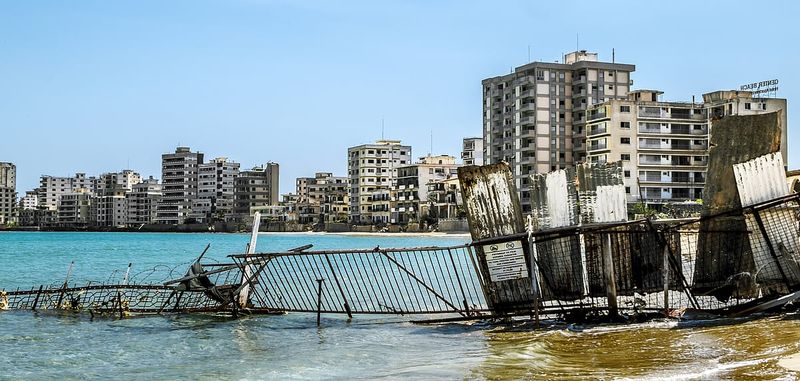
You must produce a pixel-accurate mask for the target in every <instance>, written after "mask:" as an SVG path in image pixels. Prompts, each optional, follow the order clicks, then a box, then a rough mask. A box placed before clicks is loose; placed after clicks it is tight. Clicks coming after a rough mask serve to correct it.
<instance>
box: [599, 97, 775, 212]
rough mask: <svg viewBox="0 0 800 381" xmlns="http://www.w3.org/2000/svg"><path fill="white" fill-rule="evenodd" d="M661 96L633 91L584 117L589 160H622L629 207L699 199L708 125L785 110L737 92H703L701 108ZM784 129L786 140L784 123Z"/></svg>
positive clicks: (706, 157) (705, 162)
mask: <svg viewBox="0 0 800 381" xmlns="http://www.w3.org/2000/svg"><path fill="white" fill-rule="evenodd" d="M661 94H662V93H661V92H660V91H656V90H637V91H633V92H631V93H630V94H629V96H628V99H625V100H611V101H608V102H606V103H603V104H601V105H598V106H595V107H593V108H591V109H590V110H589V112H588V114H587V115H588V120H589V122H588V125H587V152H588V155H589V156H588V160H589V161H592V162H615V161H620V160H621V161H622V167H623V176H624V183H625V190H626V192H627V195H628V201H629V202H634V201H639V200H643V201H646V202H649V203H656V204H658V203H668V202H681V201H694V200H698V199H702V198H703V188H704V186H705V179H706V168H707V165H708V147H709V139H710V134H711V133H713V130H712V128H711V125H712V120H713V119H715V118H721V117H724V116H727V115H743V114H747V113H750V114H752V113H759V112H771V111H775V110H777V109H784V110H785V107H786V101H785V100H783V99H753V98H751V97H750V94H749V93H748V92H741V91H739V92H730V91H718V92H713V93H708V94H705V95H703V98H704V100H706V102H705V103H694V102H663V101H659V100H658V97H659V95H661ZM738 105H740V107H738ZM783 117H784V118H785V117H786V115H785V113H784V115H783ZM783 128H784V133H783V135H784V136H785V135H786V134H785V128H786V124H785V120H784V123H783ZM783 143H784V147H785V140H784V141H783ZM783 154H784V156H785V155H786V151H785V149H784V150H783Z"/></svg>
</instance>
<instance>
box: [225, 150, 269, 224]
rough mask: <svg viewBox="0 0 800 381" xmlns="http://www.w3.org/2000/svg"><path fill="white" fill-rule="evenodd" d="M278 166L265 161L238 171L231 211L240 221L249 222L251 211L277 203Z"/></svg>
mask: <svg viewBox="0 0 800 381" xmlns="http://www.w3.org/2000/svg"><path fill="white" fill-rule="evenodd" d="M279 171H280V169H279V166H278V164H277V163H267V164H264V165H262V166H258V167H253V168H252V169H249V170H243V171H240V172H239V176H238V177H237V178H236V180H235V181H234V194H233V200H234V201H233V212H234V214H235V215H236V219H237V220H238V221H240V222H249V221H250V217H252V216H253V213H255V212H256V211H260V210H263V209H266V208H267V207H270V206H276V205H278V203H279V201H280V199H279V198H278V194H279V193H278V191H279V186H280V185H279V178H280V176H279Z"/></svg>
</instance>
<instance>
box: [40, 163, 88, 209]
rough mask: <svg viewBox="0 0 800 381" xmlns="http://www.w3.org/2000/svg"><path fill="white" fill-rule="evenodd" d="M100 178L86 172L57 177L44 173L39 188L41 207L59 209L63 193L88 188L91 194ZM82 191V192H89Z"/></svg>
mask: <svg viewBox="0 0 800 381" xmlns="http://www.w3.org/2000/svg"><path fill="white" fill-rule="evenodd" d="M98 183H99V180H98V179H97V178H96V177H94V176H88V177H87V176H86V174H85V173H80V172H79V173H76V174H75V176H73V177H56V176H49V175H42V177H41V178H40V179H39V188H37V190H36V191H37V193H38V198H39V207H41V208H44V209H48V210H53V211H55V210H57V209H58V201H59V200H60V197H61V195H63V194H67V193H74V192H78V191H80V190H86V191H87V192H88V193H89V194H94V193H95V192H96V191H97V187H98ZM87 192H81V193H87Z"/></svg>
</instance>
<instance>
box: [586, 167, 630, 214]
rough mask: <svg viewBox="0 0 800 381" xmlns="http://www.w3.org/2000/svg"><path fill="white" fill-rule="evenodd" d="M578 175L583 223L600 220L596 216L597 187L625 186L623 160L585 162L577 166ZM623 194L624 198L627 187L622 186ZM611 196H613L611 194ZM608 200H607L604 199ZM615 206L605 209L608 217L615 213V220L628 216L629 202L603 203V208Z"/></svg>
mask: <svg viewBox="0 0 800 381" xmlns="http://www.w3.org/2000/svg"><path fill="white" fill-rule="evenodd" d="M576 175H577V179H576V182H577V187H576V188H577V190H578V208H579V209H580V216H581V222H582V223H585V224H586V223H592V222H599V220H598V219H596V218H595V214H596V213H597V212H596V210H597V208H598V198H597V189H598V187H601V186H623V176H622V162H621V161H618V162H614V163H583V164H579V165H577V166H576ZM622 196H623V200H624V196H625V187H624V186H623V187H622ZM609 197H611V196H610V195H609ZM615 197H616V196H615ZM603 202H604V203H605V202H606V201H605V200H604V201H603ZM612 206H613V207H615V208H616V209H614V210H608V209H605V210H604V212H603V213H604V214H605V216H604V217H603V218H606V217H608V216H610V215H611V214H613V215H614V216H615V217H620V218H615V219H614V220H613V221H624V220H626V219H627V218H628V206H627V203H625V202H622V203H621V204H619V203H616V202H614V203H613V204H612V205H603V206H602V207H603V208H607V207H612Z"/></svg>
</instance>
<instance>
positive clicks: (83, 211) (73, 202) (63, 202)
mask: <svg viewBox="0 0 800 381" xmlns="http://www.w3.org/2000/svg"><path fill="white" fill-rule="evenodd" d="M91 201H92V193H91V191H90V190H89V189H86V188H76V189H75V190H73V191H70V192H67V193H63V194H61V195H59V200H58V225H59V226H63V227H84V226H87V225H89V224H90V223H91V221H92V208H91Z"/></svg>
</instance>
